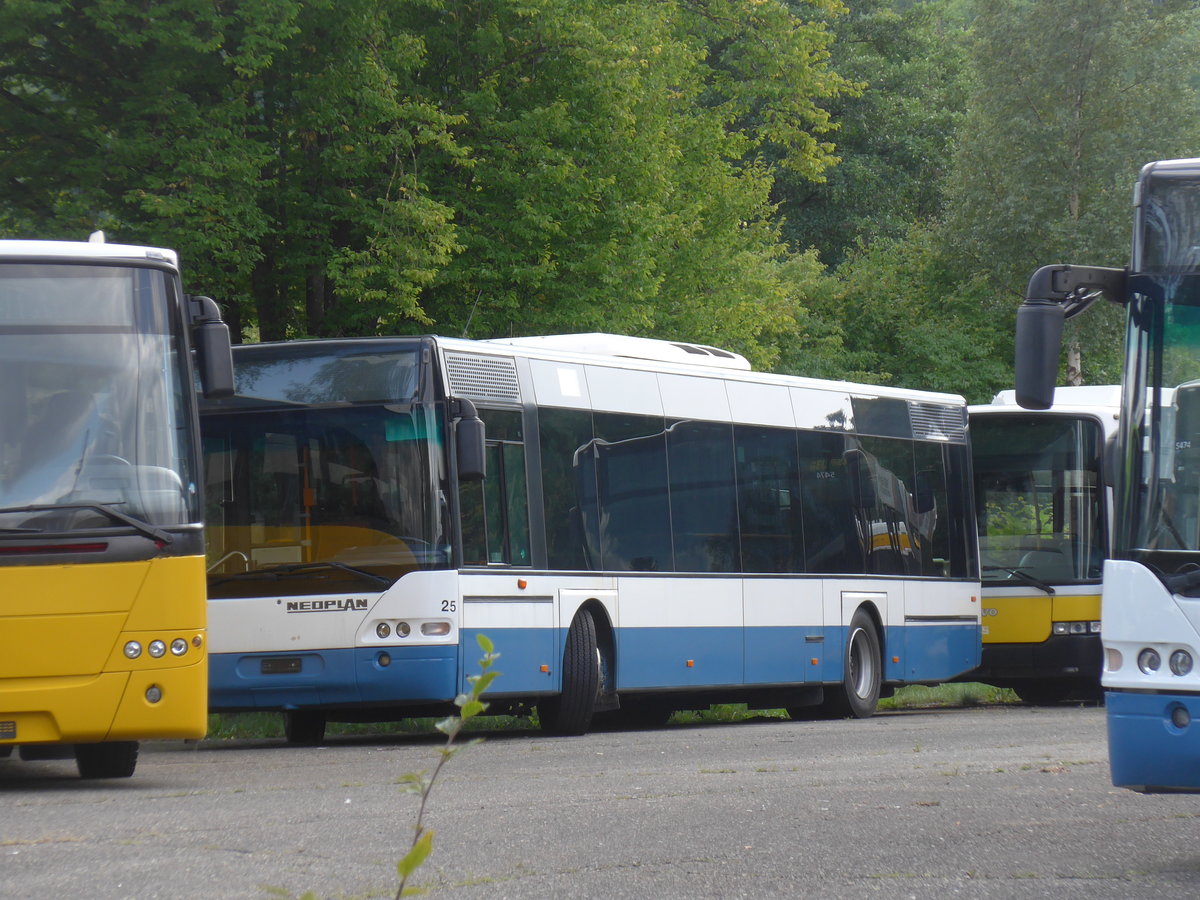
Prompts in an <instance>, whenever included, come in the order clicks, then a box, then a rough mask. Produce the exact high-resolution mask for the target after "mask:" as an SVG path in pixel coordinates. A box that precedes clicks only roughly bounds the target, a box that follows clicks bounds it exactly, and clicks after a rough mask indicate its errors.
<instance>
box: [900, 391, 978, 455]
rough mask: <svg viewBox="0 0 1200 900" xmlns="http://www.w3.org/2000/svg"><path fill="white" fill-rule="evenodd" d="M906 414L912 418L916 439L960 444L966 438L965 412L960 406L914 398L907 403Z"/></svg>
mask: <svg viewBox="0 0 1200 900" xmlns="http://www.w3.org/2000/svg"><path fill="white" fill-rule="evenodd" d="M908 415H909V418H910V419H911V420H912V430H913V437H914V438H916V439H917V440H926V441H953V442H954V443H956V444H961V443H963V442H965V441H966V439H967V423H966V412H965V411H964V410H963V408H962V407H961V406H943V405H942V404H939V403H918V402H916V401H915V400H914V401H910V402H909V404H908Z"/></svg>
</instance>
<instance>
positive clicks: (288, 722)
mask: <svg viewBox="0 0 1200 900" xmlns="http://www.w3.org/2000/svg"><path fill="white" fill-rule="evenodd" d="M283 735H284V737H286V738H287V742H288V743H289V744H295V745H297V746H300V747H315V746H317V744H320V743H321V742H322V741H324V740H325V713H323V712H315V711H314V710H311V709H289V710H287V711H286V712H284V714H283Z"/></svg>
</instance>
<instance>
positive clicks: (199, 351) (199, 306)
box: [188, 297, 234, 400]
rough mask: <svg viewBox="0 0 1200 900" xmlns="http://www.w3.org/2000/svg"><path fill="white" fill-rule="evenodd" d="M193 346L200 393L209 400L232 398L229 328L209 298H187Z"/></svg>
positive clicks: (232, 384) (231, 355) (231, 354)
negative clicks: (197, 367)
mask: <svg viewBox="0 0 1200 900" xmlns="http://www.w3.org/2000/svg"><path fill="white" fill-rule="evenodd" d="M188 306H189V312H190V315H191V323H192V345H193V346H194V347H195V348H196V362H197V363H198V364H199V369H200V390H201V392H202V393H203V394H204V396H205V397H206V398H207V399H209V400H219V399H220V398H222V397H232V396H233V387H234V383H233V353H232V350H231V348H230V341H229V326H228V325H226V324H225V323H224V322H223V321H221V310H220V309H219V308H218V307H217V304H216V301H214V300H213V299H212V298H211V297H188Z"/></svg>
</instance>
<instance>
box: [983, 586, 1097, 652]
mask: <svg viewBox="0 0 1200 900" xmlns="http://www.w3.org/2000/svg"><path fill="white" fill-rule="evenodd" d="M983 605H984V617H983V627H984V632H983V642H984V643H985V644H1039V643H1041V642H1042V641H1044V640H1046V639H1048V638H1049V637H1050V632H1051V630H1052V628H1053V626H1054V623H1055V622H1089V621H1096V620H1099V618H1100V595H1099V594H1098V593H1097V594H1066V595H1061V596H1060V595H1055V596H1050V595H1047V594H1038V595H1036V596H1017V597H986V596H985V598H984V604H983Z"/></svg>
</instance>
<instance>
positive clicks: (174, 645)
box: [171, 638, 188, 656]
mask: <svg viewBox="0 0 1200 900" xmlns="http://www.w3.org/2000/svg"><path fill="white" fill-rule="evenodd" d="M187 648H188V642H187V641H185V640H184V639H183V638H175V640H173V641H171V653H172V654H173V655H174V656H183V654H185V653H187Z"/></svg>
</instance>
